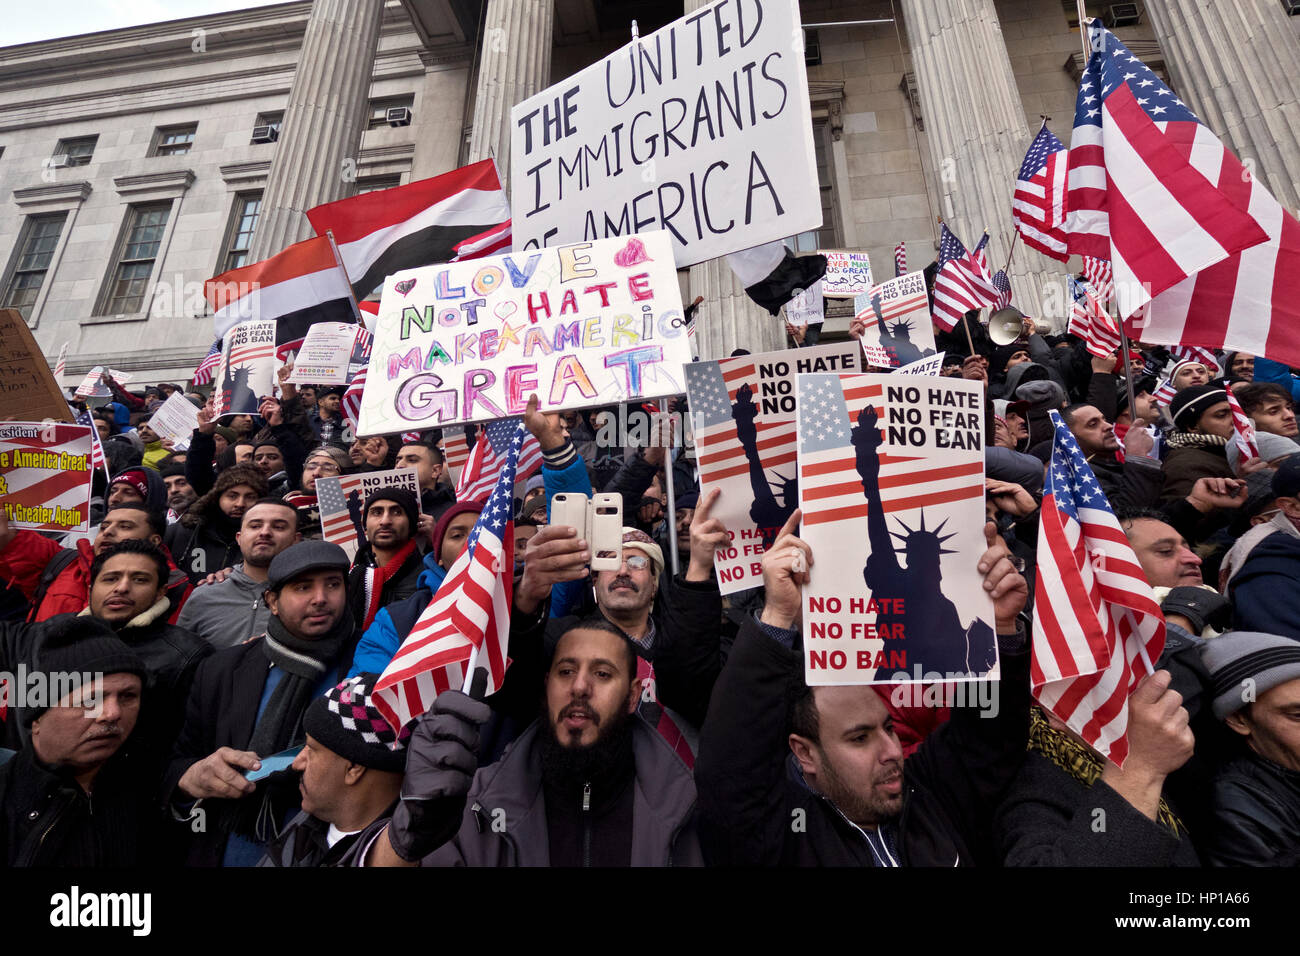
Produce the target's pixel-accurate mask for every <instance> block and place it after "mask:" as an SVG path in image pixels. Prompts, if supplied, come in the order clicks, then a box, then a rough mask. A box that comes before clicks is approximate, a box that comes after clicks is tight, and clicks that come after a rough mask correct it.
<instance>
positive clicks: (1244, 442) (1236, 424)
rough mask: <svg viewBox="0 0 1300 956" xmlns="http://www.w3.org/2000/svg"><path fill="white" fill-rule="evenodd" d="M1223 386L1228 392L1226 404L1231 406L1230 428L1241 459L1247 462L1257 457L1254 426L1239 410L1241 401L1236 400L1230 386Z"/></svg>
mask: <svg viewBox="0 0 1300 956" xmlns="http://www.w3.org/2000/svg"><path fill="white" fill-rule="evenodd" d="M1223 388H1224V390H1225V391H1226V392H1227V393H1228V405H1229V406H1231V408H1232V430H1233V431H1234V432H1236V435H1237V447H1238V448H1240V449H1241V460H1242V461H1243V462H1247V461H1250V460H1251V459H1252V458H1258V457H1259V443H1258V442H1256V441H1255V426H1254V424H1252V423H1251V420H1250V419H1249V418H1247V417H1246V413H1245V412H1243V411H1242V410H1241V403H1240V402H1238V401H1237V396H1236V395H1233V394H1232V386H1231V385H1227V384H1225V385H1224V386H1223Z"/></svg>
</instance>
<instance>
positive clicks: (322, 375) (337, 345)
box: [289, 322, 364, 385]
mask: <svg viewBox="0 0 1300 956" xmlns="http://www.w3.org/2000/svg"><path fill="white" fill-rule="evenodd" d="M358 330H361V326H359V325H357V324H356V323H354V322H317V323H316V324H315V325H313V326H311V327H310V328H309V329H308V330H307V335H306V337H304V338H303V340H302V345H301V346H300V347H299V349H298V354H297V355H296V356H295V357H294V360H293V373H292V374H291V375H290V376H289V381H290V382H293V383H294V384H295V385H297V384H301V383H306V382H310V383H311V384H313V385H346V384H347V382H348V371H349V366H350V364H351V359H352V351H353V349H354V348H355V347H356V345H357V332H358ZM362 331H364V330H362Z"/></svg>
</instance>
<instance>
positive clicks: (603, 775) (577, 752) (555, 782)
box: [541, 711, 634, 793]
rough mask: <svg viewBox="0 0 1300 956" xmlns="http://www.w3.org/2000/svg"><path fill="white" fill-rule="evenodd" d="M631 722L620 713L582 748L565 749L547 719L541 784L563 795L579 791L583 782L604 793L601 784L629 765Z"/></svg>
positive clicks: (628, 716) (543, 739)
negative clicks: (563, 793) (593, 739)
mask: <svg viewBox="0 0 1300 956" xmlns="http://www.w3.org/2000/svg"><path fill="white" fill-rule="evenodd" d="M633 719H634V715H633V714H628V713H625V712H622V711H620V712H619V713H618V714H617V715H615V716H613V717H612V718H610V721H609V722H608V723H607V724H606V725H605V726H603V727H601V728H600V731H599V734H598V735H597V737H596V739H595V741H593V742H592V743H591V744H589V745H588V746H585V747H565V746H564V745H563V744H561V743H560V740H559V738H558V737H557V736H556V726H555V724H554V723H553V722H551V721H549V720H548V721H547V722H546V724H545V726H544V727H542V728H541V748H542V781H543V782H544V783H545V784H546V786H547V787H548V788H549V789H553V790H557V791H560V792H565V793H568V792H576V791H580V790H581V789H582V787H583V785H584V784H587V783H591V784H593V787H596V788H598V789H599V790H601V791H603V790H605V786H604V785H605V784H607V783H608V782H610V781H612V780H614V779H616V778H618V777H620V776H622V775H623V772H624V770H626V769H628V768H630V767H631V766H632V720H633Z"/></svg>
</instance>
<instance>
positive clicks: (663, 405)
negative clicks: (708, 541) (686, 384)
mask: <svg viewBox="0 0 1300 956" xmlns="http://www.w3.org/2000/svg"><path fill="white" fill-rule="evenodd" d="M659 412H660V414H662V415H664V416H667V415H668V399H666V398H661V399H659ZM662 429H663V424H662V423H658V426H657V428H656V430H655V432H654V439H655V441H658V440H659V436H660V435H661V434H662ZM664 494H665V495H666V496H667V497H668V511H667V514H665V515H664V522H665V524H667V526H668V527H667V528H666V529H665V530H666V531H667V535H666V537H667V538H668V555H669V557H670V558H671V559H672V569H673V577H677V574H678V568H679V566H680V564H681V559H680V558H679V557H678V555H677V490H676V489H675V488H674V487H673V449H672V445H669V446H668V447H667V448H665V449H664Z"/></svg>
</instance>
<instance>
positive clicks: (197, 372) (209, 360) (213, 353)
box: [190, 339, 221, 385]
mask: <svg viewBox="0 0 1300 956" xmlns="http://www.w3.org/2000/svg"><path fill="white" fill-rule="evenodd" d="M220 364H221V339H217V340H216V341H215V342H213V343H212V348H210V349H208V354H207V355H205V356H204V357H203V361H202V362H200V363H199V364H198V367H197V368H195V369H194V374H193V375H192V376H191V377H190V382H191V383H193V384H194V385H211V384H212V376H213V375H214V374H215V373H216V371H217V366H219V365H220Z"/></svg>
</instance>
